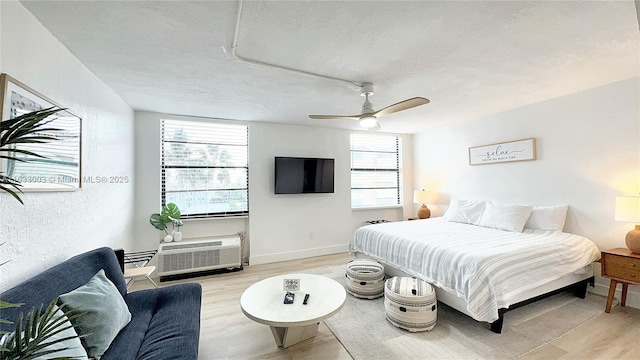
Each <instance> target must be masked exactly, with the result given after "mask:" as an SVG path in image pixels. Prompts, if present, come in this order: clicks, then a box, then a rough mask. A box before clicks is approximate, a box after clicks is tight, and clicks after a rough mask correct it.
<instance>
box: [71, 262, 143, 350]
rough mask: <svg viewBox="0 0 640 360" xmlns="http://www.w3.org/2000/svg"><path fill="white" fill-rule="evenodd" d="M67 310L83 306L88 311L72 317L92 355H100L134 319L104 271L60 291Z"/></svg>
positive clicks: (74, 325) (83, 309)
mask: <svg viewBox="0 0 640 360" xmlns="http://www.w3.org/2000/svg"><path fill="white" fill-rule="evenodd" d="M59 303H60V305H61V307H62V308H63V309H65V310H67V308H69V309H80V310H82V311H83V312H85V313H84V314H83V315H82V316H79V317H77V318H75V319H72V320H71V323H72V324H73V327H74V328H75V329H76V331H77V332H78V335H80V336H83V337H82V338H81V339H80V341H81V342H82V345H83V346H84V348H85V350H87V355H89V357H96V358H100V357H101V356H102V354H104V352H105V351H107V349H108V348H109V345H111V342H112V341H113V339H115V337H116V336H117V335H118V333H119V332H120V330H121V329H122V328H123V327H125V326H126V325H127V324H128V323H129V321H131V313H130V312H129V308H128V307H127V304H126V303H125V302H124V299H123V298H122V295H120V292H119V291H118V289H117V288H116V286H115V285H113V283H112V282H111V280H109V279H108V278H107V276H106V275H105V274H104V270H100V271H98V273H97V274H95V275H94V276H93V278H91V280H89V282H88V283H86V284H85V285H82V286H80V287H79V288H77V289H75V290H73V291H71V292H68V293H66V294H62V295H60V301H59Z"/></svg>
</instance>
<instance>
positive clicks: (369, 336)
mask: <svg viewBox="0 0 640 360" xmlns="http://www.w3.org/2000/svg"><path fill="white" fill-rule="evenodd" d="M314 272H316V273H320V274H324V275H325V276H329V277H331V278H334V279H335V280H336V281H338V282H340V283H343V284H344V272H343V273H342V274H339V272H340V269H339V267H338V268H335V267H334V268H329V269H325V270H324V271H322V270H320V271H314ZM383 301H384V300H383V298H378V299H375V300H364V299H358V298H355V297H353V296H351V295H347V301H346V303H345V305H344V307H343V308H342V310H341V311H340V312H338V313H337V314H335V315H334V316H332V317H331V318H329V319H327V320H325V324H326V325H327V327H329V329H330V330H331V331H332V332H333V334H334V335H335V336H336V337H337V338H338V340H339V341H340V342H341V343H342V344H343V345H344V347H345V349H347V351H348V352H349V354H351V356H352V357H353V358H354V359H356V360H360V359H362V360H370V359H385V360H386V359H517V358H518V357H520V356H522V355H524V354H526V353H528V352H530V351H532V350H534V349H536V348H538V347H540V346H542V345H544V344H546V343H548V342H550V341H552V340H554V339H556V338H558V337H560V336H562V335H563V334H565V333H567V332H569V331H570V330H572V329H574V328H576V327H578V326H580V325H581V324H584V323H585V322H587V321H589V320H590V319H593V318H594V317H596V316H597V315H599V314H601V313H603V312H604V305H605V298H604V297H602V296H598V295H594V294H588V295H587V298H586V299H584V300H583V299H579V298H577V297H575V296H573V294H572V293H561V294H558V295H554V296H551V297H549V298H546V299H543V300H540V301H537V302H535V303H532V304H529V305H526V306H523V307H521V308H518V309H515V310H512V311H509V312H507V313H506V314H505V320H504V325H503V329H502V334H495V333H493V332H491V331H490V330H489V325H488V324H487V323H480V322H477V321H475V320H473V319H471V318H470V317H468V316H466V315H464V314H461V313H460V312H458V311H456V310H454V309H452V308H450V307H448V306H446V305H444V304H441V303H438V305H439V307H438V322H437V324H436V326H435V328H434V329H433V330H431V331H428V332H421V333H410V332H408V331H405V330H401V329H398V328H396V327H394V326H393V325H391V323H389V322H388V321H387V320H386V318H385V314H384V302H383Z"/></svg>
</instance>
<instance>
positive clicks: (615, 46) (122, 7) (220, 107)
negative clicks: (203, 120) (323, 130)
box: [22, 1, 640, 133]
mask: <svg viewBox="0 0 640 360" xmlns="http://www.w3.org/2000/svg"><path fill="white" fill-rule="evenodd" d="M22 3H23V4H24V6H25V7H26V8H27V9H28V10H29V11H30V12H31V13H33V14H34V16H36V17H37V18H38V20H39V21H40V22H41V23H42V24H44V26H46V27H47V28H48V29H49V30H50V31H51V32H52V33H53V35H54V36H56V37H57V38H58V39H59V40H60V41H61V42H62V43H63V44H64V45H65V46H66V47H67V48H68V49H69V50H70V51H71V52H72V53H74V54H75V55H76V56H77V57H78V58H79V59H80V61H82V62H83V63H84V64H85V65H86V66H87V67H88V68H89V69H91V71H93V72H94V73H95V74H96V75H97V76H98V77H100V78H101V79H102V80H103V81H104V83H106V84H107V85H108V86H110V87H111V88H112V89H113V90H114V91H115V92H116V93H118V94H119V95H120V96H121V97H122V98H123V99H124V100H125V101H126V102H127V103H128V104H129V105H131V107H133V108H134V109H136V110H147V111H155V112H163V113H169V114H179V115H191V116H204V117H212V118H225V119H237V120H252V121H270V122H279V123H292V124H300V125H320V126H336V127H341V128H353V129H356V128H358V124H357V122H355V121H353V120H324V121H319V120H310V119H308V117H307V115H308V114H345V115H349V114H358V113H359V112H360V107H361V105H362V102H363V98H362V97H361V96H359V90H358V89H357V87H356V86H353V85H350V84H348V83H344V82H339V81H332V80H327V79H320V78H314V77H310V76H306V75H303V74H300V73H295V72H290V71H286V70H282V69H278V68H269V67H265V66H261V65H255V64H250V63H248V62H245V61H242V60H239V59H238V58H236V57H235V56H234V55H233V48H232V44H233V39H234V31H236V17H237V14H238V9H239V7H238V5H239V3H238V2H235V1H81V2H78V1H22ZM639 46H640V35H639V27H638V19H637V17H636V9H635V5H634V2H633V1H616V2H592V1H587V2H581V1H563V2H547V1H544V2H524V1H498V2H480V1H469V2H466V1H416V2H411V1H403V2H398V1H379V2H376V1H245V2H244V3H243V4H242V7H241V13H240V17H239V25H238V27H237V47H236V53H237V55H239V56H240V57H242V58H246V59H252V60H255V61H260V62H266V63H271V64H274V65H278V66H283V67H290V68H294V69H299V70H302V71H307V72H313V73H317V74H321V75H325V76H329V77H335V78H340V79H345V80H348V81H351V82H354V83H363V82H372V83H373V84H374V87H375V95H374V96H373V97H371V99H370V100H371V102H372V103H373V105H374V108H375V109H379V108H382V107H385V106H388V105H390V104H393V103H396V102H398V101H401V100H404V99H406V98H409V97H414V96H423V97H427V98H429V99H430V100H431V103H430V104H428V105H423V106H420V107H417V108H414V109H411V110H407V111H404V112H401V113H396V114H392V115H388V116H385V117H383V118H381V119H380V122H381V124H382V131H390V132H399V133H414V132H419V131H422V130H425V129H428V128H429V127H430V126H434V125H437V124H440V123H443V122H455V121H466V120H470V119H474V118H478V117H480V116H483V115H488V114H492V113H496V112H500V111H504V110H508V109H512V108H516V107H520V106H524V105H527V104H532V103H536V102H539V101H544V100H546V99H550V98H555V97H559V96H563V95H567V94H570V93H574V92H577V91H580V90H584V89H588V88H592V87H595V86H599V85H603V84H607V83H611V82H614V81H618V80H622V79H628V78H631V77H637V76H639V73H640V59H639V51H640V47H639Z"/></svg>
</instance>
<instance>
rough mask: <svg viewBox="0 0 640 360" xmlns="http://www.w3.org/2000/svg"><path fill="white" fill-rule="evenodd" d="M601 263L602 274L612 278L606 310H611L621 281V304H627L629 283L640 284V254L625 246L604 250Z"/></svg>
mask: <svg viewBox="0 0 640 360" xmlns="http://www.w3.org/2000/svg"><path fill="white" fill-rule="evenodd" d="M600 264H601V266H602V267H601V269H602V276H604V277H608V278H609V279H611V284H610V285H609V296H608V297H607V307H606V308H605V312H610V311H611V303H612V302H613V295H614V294H615V292H616V286H617V285H618V283H619V282H620V283H622V298H621V299H620V306H625V303H626V302H627V289H628V288H629V284H635V285H640V254H634V253H632V252H631V250H629V249H625V248H616V249H611V250H606V251H603V252H602V257H601V259H600Z"/></svg>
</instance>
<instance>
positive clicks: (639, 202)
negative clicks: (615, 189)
mask: <svg viewBox="0 0 640 360" xmlns="http://www.w3.org/2000/svg"><path fill="white" fill-rule="evenodd" d="M616 221H625V222H632V223H636V227H635V229H633V230H631V231H629V232H628V233H627V236H626V237H625V238H624V241H625V243H626V244H627V247H628V248H629V250H631V252H633V253H636V254H640V225H638V224H639V223H640V196H637V195H636V196H616Z"/></svg>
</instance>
